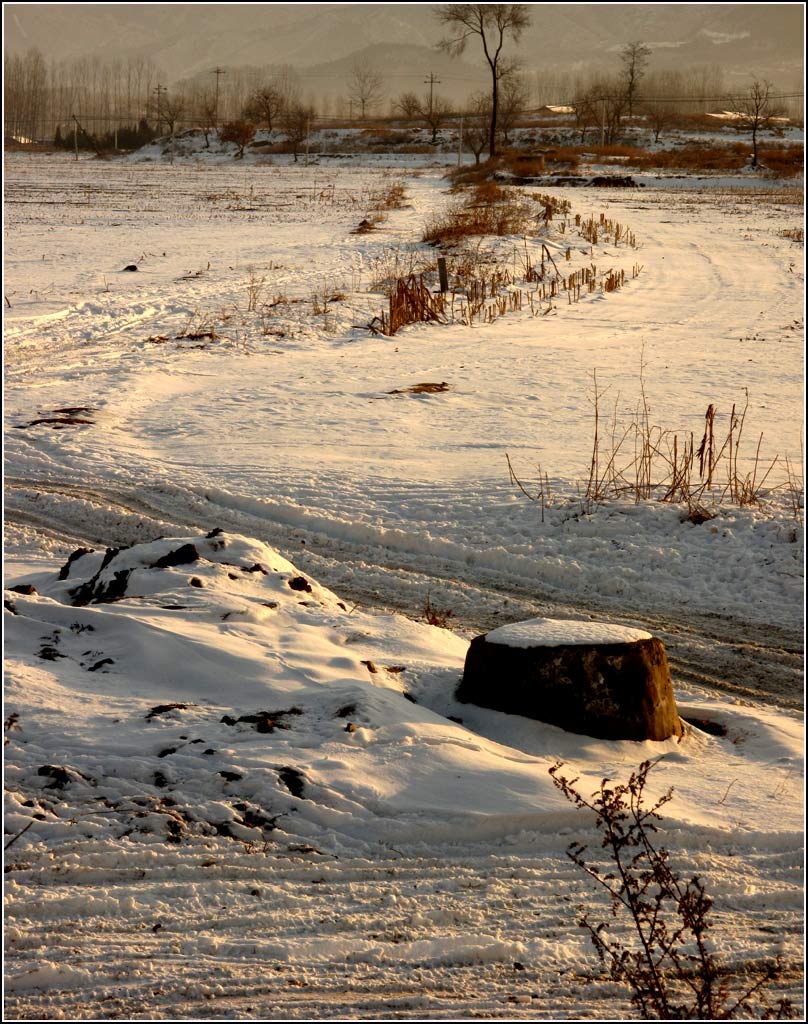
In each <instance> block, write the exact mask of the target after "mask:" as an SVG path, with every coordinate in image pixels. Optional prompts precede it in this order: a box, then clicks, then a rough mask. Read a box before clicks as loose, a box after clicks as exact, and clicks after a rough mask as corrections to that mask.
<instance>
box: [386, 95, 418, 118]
mask: <svg viewBox="0 0 808 1024" xmlns="http://www.w3.org/2000/svg"><path fill="white" fill-rule="evenodd" d="M393 109H394V110H395V111H396V112H397V113H399V114H400V115H401V116H402V117H404V118H406V119H407V120H408V121H414V120H415V118H416V117H418V116H419V115H420V113H421V101H420V100H419V99H418V97H417V96H416V95H415V93H414V92H404V93H402V94H401V95H400V96H399V98H398V99H397V100H396V101H395V103H394V104H393Z"/></svg>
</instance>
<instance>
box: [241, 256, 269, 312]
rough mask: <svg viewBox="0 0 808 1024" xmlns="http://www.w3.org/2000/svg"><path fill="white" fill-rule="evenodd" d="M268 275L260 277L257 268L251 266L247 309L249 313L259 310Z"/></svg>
mask: <svg viewBox="0 0 808 1024" xmlns="http://www.w3.org/2000/svg"><path fill="white" fill-rule="evenodd" d="M266 281H267V279H266V277H259V276H258V274H256V272H255V270H254V269H253V268H252V267H250V268H249V277H248V278H247V306H246V311H247V312H248V313H255V312H257V310H258V308H259V306H260V305H261V300H262V298H263V294H264V286H265V285H266Z"/></svg>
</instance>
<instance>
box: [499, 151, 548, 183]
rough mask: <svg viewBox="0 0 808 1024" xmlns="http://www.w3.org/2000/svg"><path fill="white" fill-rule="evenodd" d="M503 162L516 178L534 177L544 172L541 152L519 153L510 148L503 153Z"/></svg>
mask: <svg viewBox="0 0 808 1024" xmlns="http://www.w3.org/2000/svg"><path fill="white" fill-rule="evenodd" d="M504 164H505V167H506V168H507V169H508V170H509V171H510V172H511V174H513V175H515V176H516V177H517V178H535V177H537V176H538V175H540V174H544V172H545V164H544V155H543V154H542V153H520V152H519V151H518V150H513V149H511V150H508V152H507V153H505V154H504Z"/></svg>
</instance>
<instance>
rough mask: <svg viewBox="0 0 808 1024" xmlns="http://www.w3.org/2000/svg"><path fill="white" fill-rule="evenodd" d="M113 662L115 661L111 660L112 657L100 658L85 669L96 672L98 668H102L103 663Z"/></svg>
mask: <svg viewBox="0 0 808 1024" xmlns="http://www.w3.org/2000/svg"><path fill="white" fill-rule="evenodd" d="M114 664H115V662H114V661H113V660H112V658H102V659H101V661H97V662H96V663H95V664H94V665H91V666H90V667H89V668H88V669H87V671H88V672H97V671H98V670H99V669H100V668H103V667H104V665H114Z"/></svg>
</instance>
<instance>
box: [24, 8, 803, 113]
mask: <svg viewBox="0 0 808 1024" xmlns="http://www.w3.org/2000/svg"><path fill="white" fill-rule="evenodd" d="M436 6H437V5H434V4H227V5H225V4H6V5H4V22H5V46H6V52H7V53H19V52H21V51H24V50H27V49H28V48H30V47H36V48H38V49H39V50H40V51H41V52H42V53H43V55H44V56H45V57H46V58H49V59H50V58H53V59H70V58H75V57H80V56H86V55H93V56H99V57H103V58H105V59H109V58H111V57H114V56H121V57H128V56H148V57H150V58H151V59H152V60H153V61H154V62H155V63H156V64H157V65H158V66H160V67H162V68H163V69H164V71H165V73H166V75H167V80H168V82H169V84H171V83H172V82H175V81H179V80H181V79H183V78H186V77H189V76H191V75H194V74H197V73H199V72H202V71H208V70H209V69H210V67H211V66H212V65H220V66H223V67H238V66H255V67H263V66H266V65H273V64H289V65H292V66H293V67H295V68H296V69H297V70H298V72H299V73H301V77H302V78H303V82H304V87H305V88H306V89H308V90H310V91H311V92H312V93H313V94H320V93H322V92H323V91H327V90H329V89H333V88H339V87H340V80H341V79H344V76H345V75H347V74H348V73H349V71H350V68H351V66H352V65H353V63H354V62H355V61H356V60H357V59H361V60H362V61H365V62H368V63H370V64H373V65H375V66H377V67H379V68H381V69H383V70H384V74H385V78H386V87H387V92H388V94H389V95H396V94H397V93H399V92H402V91H404V90H405V89H408V88H412V87H413V86H415V85H416V84H417V85H419V86H420V80H421V78H422V77H423V74H424V73H425V72H429V71H434V72H435V73H437V74H438V75H441V76H442V77H443V78H444V83H443V84H444V90H443V91H444V92H446V93H447V94H449V95H450V96H452V97H453V98H454V97H456V98H460V97H461V96H464V95H467V94H468V93H469V92H470V91H471V90H472V89H473V88H475V87H476V86H478V85H479V84H480V83H481V82H482V81H484V76H483V73H482V70H481V68H480V62H479V61H478V60H477V55H476V53H475V52H474V50H473V49H472V48H470V49H469V51H468V53H467V54H466V55H465V58H464V60H462V61H461V60H455V59H450V58H448V57H447V56H445V55H444V54H441V53H439V52H437V51H436V49H435V44H436V43H437V42H438V41H439V39H440V37H441V29H440V27H439V25H438V22H437V18H436V17H435V9H436ZM529 6H530V7H531V8H532V9H533V11H532V20H531V24H530V27H529V28H528V29H527V31H526V32H525V33H524V36H523V37H522V40H521V44H520V46H519V48H518V53H519V57H520V59H521V61H522V64H523V69H524V70H525V71H526V72H533V71H537V70H561V69H565V70H571V69H572V70H577V69H578V68H580V67H582V66H584V65H586V66H587V67H592V68H596V67H598V66H603V67H609V66H612V65H613V64H614V63H615V61H616V59H617V53H618V51H619V49H620V47H621V46H623V45H624V44H625V43H626V41H628V40H631V39H642V40H643V41H644V42H645V43H647V45H649V46H650V47H651V49H652V50H653V51H654V63H655V66H656V67H659V68H665V67H670V68H683V67H688V66H693V65H713V64H718V65H720V66H721V67H722V68H723V70H724V72H725V75H726V81H727V84H728V85H729V86H731V87H735V88H738V87H741V86H745V85H746V84H747V83H748V81H749V79H750V76H751V75H757V76H759V77H766V78H770V79H771V80H772V81H774V82H776V83H777V85H778V86H779V87H780V88H781V89H793V88H796V87H798V86H799V84H800V82H801V80H802V68H803V42H802V41H803V38H804V31H803V5H802V4H531V5H529ZM402 40H405V41H406V42H405V43H402ZM560 99H563V97H562V98H560Z"/></svg>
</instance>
